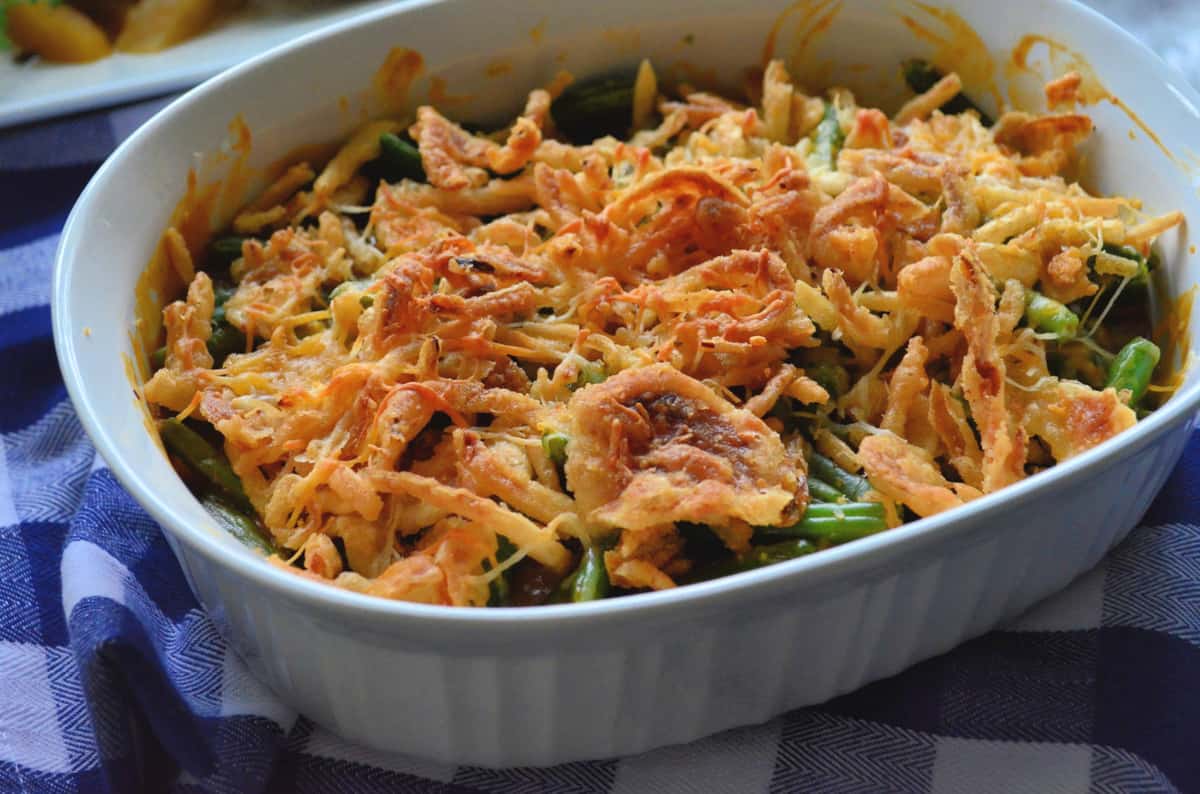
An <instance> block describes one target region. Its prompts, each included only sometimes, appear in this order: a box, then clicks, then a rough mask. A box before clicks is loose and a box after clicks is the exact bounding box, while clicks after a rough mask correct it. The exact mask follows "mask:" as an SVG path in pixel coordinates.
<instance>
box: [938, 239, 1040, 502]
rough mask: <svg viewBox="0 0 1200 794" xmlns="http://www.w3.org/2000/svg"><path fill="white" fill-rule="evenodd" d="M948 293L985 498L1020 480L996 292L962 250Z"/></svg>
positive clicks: (1021, 458) (1020, 444)
mask: <svg viewBox="0 0 1200 794" xmlns="http://www.w3.org/2000/svg"><path fill="white" fill-rule="evenodd" d="M950 288H951V289H952V290H953V292H954V296H955V298H956V303H955V306H954V325H955V327H956V328H958V330H959V331H961V332H962V334H963V336H964V337H965V338H966V340H967V354H966V355H965V356H964V357H963V362H962V374H961V375H960V376H959V377H960V379H961V381H962V388H963V393H964V394H965V395H966V397H967V402H968V403H970V405H971V414H972V416H974V418H975V422H976V424H977V425H978V426H979V432H980V436H981V437H982V440H983V482H982V486H983V491H984V493H991V492H992V491H995V490H997V489H998V488H1003V487H1004V486H1005V485H1009V484H1010V483H1014V482H1016V481H1017V480H1020V479H1021V478H1023V477H1024V476H1025V468H1024V467H1025V445H1026V440H1027V439H1026V435H1025V431H1024V430H1023V429H1021V428H1020V427H1019V426H1018V425H1017V424H1016V423H1015V422H1013V420H1012V417H1010V416H1009V413H1008V408H1007V406H1006V404H1005V396H1004V392H1005V382H1004V380H1005V366H1004V359H1003V357H1002V356H1001V355H1000V353H999V352H998V351H997V349H996V340H997V337H998V336H999V334H1000V330H1001V329H1000V321H999V320H998V318H997V316H996V289H995V287H993V286H992V282H991V279H989V278H988V276H987V272H986V271H985V270H984V268H983V263H982V262H980V261H979V256H978V254H977V253H976V252H975V249H974V247H973V246H971V245H968V246H966V247H965V248H963V250H962V252H961V253H960V254H959V255H958V256H956V257H955V259H954V264H953V266H952V267H951V270H950Z"/></svg>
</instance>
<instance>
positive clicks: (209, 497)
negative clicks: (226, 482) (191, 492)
mask: <svg viewBox="0 0 1200 794" xmlns="http://www.w3.org/2000/svg"><path fill="white" fill-rule="evenodd" d="M200 504H202V505H203V506H204V509H205V510H207V511H208V514H209V515H211V516H212V517H213V518H214V519H216V521H217V523H218V524H220V525H221V528H222V529H224V530H225V531H226V532H228V533H229V534H231V535H233V536H234V537H235V538H237V539H238V540H240V541H241V542H242V543H244V544H245V545H247V546H251V547H253V548H256V549H259V550H260V551H262V552H263V553H264V554H274V553H275V551H276V549H275V544H274V542H273V541H272V540H271V537H270V535H269V534H268V533H267V532H266V531H265V530H263V528H262V527H261V526H259V523H258V522H257V521H256V520H254V518H253V517H252V516H251V515H250V514H248V513H247V512H245V511H244V510H241V509H239V508H236V507H233V506H232V505H230V504H229V503H228V502H227V501H226V500H225V499H223V498H221V497H220V496H218V495H217V494H213V493H208V494H205V495H204V496H202V497H201V498H200Z"/></svg>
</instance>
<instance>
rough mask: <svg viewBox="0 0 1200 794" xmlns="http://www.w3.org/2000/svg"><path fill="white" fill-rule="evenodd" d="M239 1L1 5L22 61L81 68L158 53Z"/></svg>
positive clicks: (18, 1)
mask: <svg viewBox="0 0 1200 794" xmlns="http://www.w3.org/2000/svg"><path fill="white" fill-rule="evenodd" d="M243 2H244V0H66V2H60V1H57V0H0V3H3V5H2V6H0V10H2V12H3V14H4V16H3V17H2V18H0V19H2V20H3V21H4V25H5V26H4V27H3V28H0V33H4V32H7V38H8V40H9V42H10V43H11V46H12V49H13V50H14V51H15V52H16V53H17V55H18V56H19V57H21V56H31V55H32V56H38V57H40V58H43V59H45V60H47V61H54V62H62V63H83V62H86V61H94V60H97V59H99V58H103V57H105V56H107V55H110V54H111V53H112V52H113V51H114V50H115V51H119V52H136V53H147V52H158V51H159V50H163V49H166V48H167V47H172V46H174V45H176V44H179V43H180V42H183V41H186V40H187V39H190V38H192V37H193V36H196V35H198V34H200V33H202V32H204V31H205V30H206V29H208V27H209V26H211V25H212V24H213V22H214V21H216V20H217V19H218V18H220V17H221V16H223V15H225V14H228V13H229V12H231V11H233V10H234V9H236V8H237V7H239V6H240V5H242V3H243Z"/></svg>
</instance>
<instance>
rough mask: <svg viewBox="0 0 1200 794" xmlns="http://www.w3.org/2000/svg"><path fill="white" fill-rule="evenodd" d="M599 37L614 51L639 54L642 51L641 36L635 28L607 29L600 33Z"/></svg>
mask: <svg viewBox="0 0 1200 794" xmlns="http://www.w3.org/2000/svg"><path fill="white" fill-rule="evenodd" d="M600 35H601V36H603V37H604V39H605V41H607V42H608V44H609V46H611V47H613V48H614V49H617V50H625V51H626V52H640V51H641V49H642V34H641V32H640V31H639V30H638V29H637V28H609V29H607V30H604V31H601V33H600Z"/></svg>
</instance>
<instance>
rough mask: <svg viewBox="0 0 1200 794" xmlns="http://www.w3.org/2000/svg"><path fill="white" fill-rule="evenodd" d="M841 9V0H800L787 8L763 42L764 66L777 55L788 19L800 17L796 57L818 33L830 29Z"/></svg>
mask: <svg viewBox="0 0 1200 794" xmlns="http://www.w3.org/2000/svg"><path fill="white" fill-rule="evenodd" d="M841 9H842V3H841V0H798V2H795V3H792V4H791V5H790V6H788V7H787V8H785V9H784V10H783V12H782V13H780V15H779V16H777V17H776V18H775V21H774V22H773V23H771V29H770V30H769V31H768V32H767V39H766V41H765V42H764V44H763V51H762V66H763V68H766V66H767V64H768V63H770V62H771V60H772V59H774V58H775V57H776V50H777V49H778V45H779V36H780V34H781V33H782V32H783V26H784V24H785V23H786V22H787V21H788V19H790V18H791V17H793V16H798V17H799V19H798V21H797V25H796V33H795V38H794V40H793V43H794V47H793V49H794V52H793V53H792V55H793V59H794V58H797V57H799V56H800V55H802V54H803V53H804V52H805V51H806V50H807V48H808V47H809V46H810V45H811V44H812V43H813V40H814V39H815V38H816V37H817V36H818V35H820V34H821V33H824V32H825V31H827V30H829V27H830V26H831V25H832V24H833V20H834V18H835V17H836V16H837V14H838V12H839V11H841Z"/></svg>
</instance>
